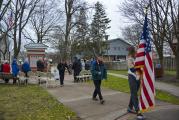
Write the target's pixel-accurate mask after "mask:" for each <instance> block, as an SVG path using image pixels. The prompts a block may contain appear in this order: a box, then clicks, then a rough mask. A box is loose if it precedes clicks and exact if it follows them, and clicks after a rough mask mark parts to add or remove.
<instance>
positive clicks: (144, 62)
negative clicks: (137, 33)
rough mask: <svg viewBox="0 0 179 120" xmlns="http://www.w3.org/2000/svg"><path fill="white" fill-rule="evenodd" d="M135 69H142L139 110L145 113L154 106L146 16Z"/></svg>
mask: <svg viewBox="0 0 179 120" xmlns="http://www.w3.org/2000/svg"><path fill="white" fill-rule="evenodd" d="M135 67H136V68H143V79H142V80H141V94H140V100H139V108H140V110H141V111H146V110H147V109H149V108H151V107H154V105H155V87H154V82H155V78H154V67H153V61H152V48H151V37H150V32H149V28H148V20H147V15H146V16H145V21H144V26H143V33H142V35H141V40H140V44H139V48H138V49H137V54H136V60H135Z"/></svg>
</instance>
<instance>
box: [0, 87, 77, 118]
mask: <svg viewBox="0 0 179 120" xmlns="http://www.w3.org/2000/svg"><path fill="white" fill-rule="evenodd" d="M69 116H70V117H73V118H74V120H77V118H76V117H75V116H76V115H75V113H74V112H72V111H71V110H70V109H68V108H67V107H65V106H64V105H63V104H61V103H59V102H58V101H57V100H56V99H55V98H53V97H52V96H51V95H49V94H48V92H47V91H45V90H44V89H43V88H41V87H39V86H36V85H28V86H16V85H5V84H1V85H0V119H1V120H67V118H68V117H69Z"/></svg>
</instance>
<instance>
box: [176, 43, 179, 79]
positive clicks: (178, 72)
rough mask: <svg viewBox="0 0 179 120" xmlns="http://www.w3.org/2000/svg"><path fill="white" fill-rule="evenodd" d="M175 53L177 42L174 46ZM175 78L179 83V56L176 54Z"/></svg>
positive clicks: (178, 47) (178, 50) (177, 48)
mask: <svg viewBox="0 0 179 120" xmlns="http://www.w3.org/2000/svg"><path fill="white" fill-rule="evenodd" d="M176 53H179V40H178V43H177V46H176ZM176 78H177V79H178V81H179V54H176Z"/></svg>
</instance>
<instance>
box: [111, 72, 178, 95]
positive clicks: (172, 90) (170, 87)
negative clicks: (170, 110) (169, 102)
mask: <svg viewBox="0 0 179 120" xmlns="http://www.w3.org/2000/svg"><path fill="white" fill-rule="evenodd" d="M108 74H109V75H112V76H115V77H120V78H124V79H128V77H127V76H126V75H121V74H115V73H108ZM155 88H156V89H159V90H163V91H166V92H169V93H170V94H173V95H175V96H178V97H179V87H177V86H174V85H171V84H167V83H164V82H158V81H155Z"/></svg>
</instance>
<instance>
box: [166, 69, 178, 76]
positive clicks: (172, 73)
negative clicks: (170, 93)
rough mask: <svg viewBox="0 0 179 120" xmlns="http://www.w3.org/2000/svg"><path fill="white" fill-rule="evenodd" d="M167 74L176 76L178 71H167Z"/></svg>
mask: <svg viewBox="0 0 179 120" xmlns="http://www.w3.org/2000/svg"><path fill="white" fill-rule="evenodd" d="M165 74H166V75H172V76H176V71H175V70H172V71H170V70H166V71H165Z"/></svg>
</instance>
